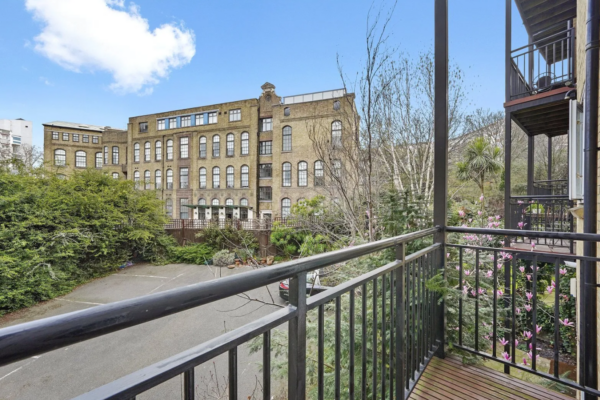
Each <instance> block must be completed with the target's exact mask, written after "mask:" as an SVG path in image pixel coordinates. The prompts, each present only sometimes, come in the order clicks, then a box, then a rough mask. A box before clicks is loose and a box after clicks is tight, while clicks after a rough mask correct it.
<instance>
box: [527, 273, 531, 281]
mask: <svg viewBox="0 0 600 400" xmlns="http://www.w3.org/2000/svg"><path fill="white" fill-rule="evenodd" d="M527 280H528V281H529V282H531V274H527Z"/></svg>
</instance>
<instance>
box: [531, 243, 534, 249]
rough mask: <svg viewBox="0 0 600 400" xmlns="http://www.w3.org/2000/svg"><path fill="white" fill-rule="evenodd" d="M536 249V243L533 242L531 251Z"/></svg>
mask: <svg viewBox="0 0 600 400" xmlns="http://www.w3.org/2000/svg"><path fill="white" fill-rule="evenodd" d="M533 249H535V242H531V250H533Z"/></svg>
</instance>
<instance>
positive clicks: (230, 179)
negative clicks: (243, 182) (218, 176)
mask: <svg viewBox="0 0 600 400" xmlns="http://www.w3.org/2000/svg"><path fill="white" fill-rule="evenodd" d="M225 173H226V177H225V178H226V184H227V187H228V188H232V187H233V186H234V180H235V178H234V173H233V167H232V166H231V165H230V166H228V167H227V169H226V170H225Z"/></svg>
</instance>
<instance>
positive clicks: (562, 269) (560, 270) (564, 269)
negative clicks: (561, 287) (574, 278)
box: [558, 268, 567, 275]
mask: <svg viewBox="0 0 600 400" xmlns="http://www.w3.org/2000/svg"><path fill="white" fill-rule="evenodd" d="M558 272H560V274H561V275H565V274H566V273H567V269H566V268H561V269H559V270H558Z"/></svg>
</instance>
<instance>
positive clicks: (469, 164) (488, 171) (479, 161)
mask: <svg viewBox="0 0 600 400" xmlns="http://www.w3.org/2000/svg"><path fill="white" fill-rule="evenodd" d="M500 156H501V154H500V148H499V147H496V146H493V145H492V144H491V143H490V142H488V141H487V140H486V139H485V138H484V137H483V136H481V137H477V138H475V139H473V141H472V142H471V143H469V144H468V145H467V147H466V149H465V153H464V161H460V162H457V163H456V167H457V171H456V177H457V178H458V180H460V181H463V182H468V181H473V182H475V183H476V184H477V186H478V187H479V190H481V195H482V196H483V195H485V177H486V175H487V176H489V175H496V174H498V173H499V172H500V171H502V166H503V165H502V161H501V158H500Z"/></svg>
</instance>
